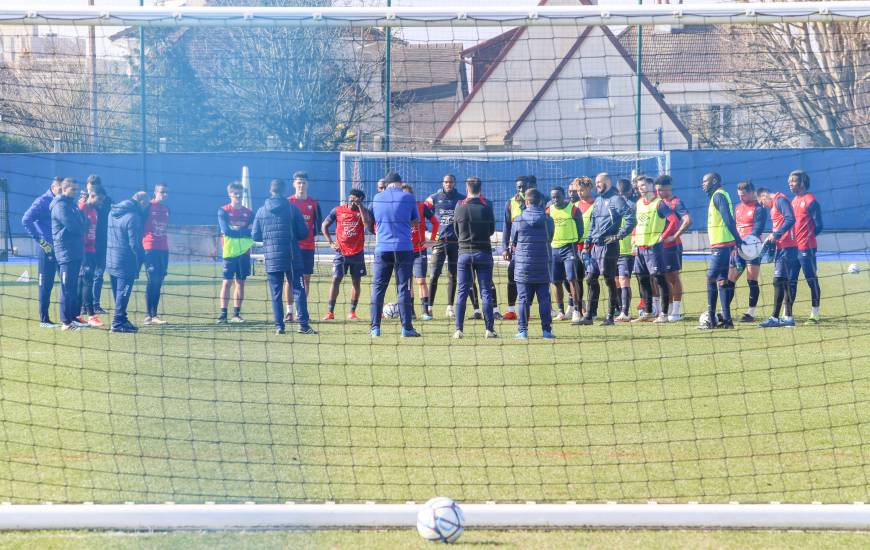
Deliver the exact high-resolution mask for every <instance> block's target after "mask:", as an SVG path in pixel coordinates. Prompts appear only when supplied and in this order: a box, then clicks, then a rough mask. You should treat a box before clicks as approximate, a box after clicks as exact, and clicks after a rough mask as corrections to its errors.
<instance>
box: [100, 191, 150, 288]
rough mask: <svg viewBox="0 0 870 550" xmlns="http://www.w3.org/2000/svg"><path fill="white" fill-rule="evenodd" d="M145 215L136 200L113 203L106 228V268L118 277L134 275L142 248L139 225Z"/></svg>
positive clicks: (139, 262) (143, 254) (142, 223)
mask: <svg viewBox="0 0 870 550" xmlns="http://www.w3.org/2000/svg"><path fill="white" fill-rule="evenodd" d="M144 225H145V216H144V213H143V212H142V207H141V206H139V203H137V202H136V201H134V200H132V199H127V200H125V201H121V202H119V203H118V204H113V205H112V210H111V212H110V213H109V227H108V231H107V243H106V244H107V249H106V271H108V272H109V275H111V276H112V277H117V278H119V279H126V280H131V279H136V278H138V277H139V266H140V265H141V264H142V259H143V257H144V256H145V252H144V251H143V250H142V228H143V226H144Z"/></svg>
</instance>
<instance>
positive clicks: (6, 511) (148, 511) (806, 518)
mask: <svg viewBox="0 0 870 550" xmlns="http://www.w3.org/2000/svg"><path fill="white" fill-rule="evenodd" d="M421 506H422V503H419V504H418V503H405V504H333V503H327V504H292V503H288V504H254V503H248V504H172V503H167V504H37V505H3V506H0V530H38V529H116V530H164V529H267V528H271V529H306V528H307V529H311V528H320V529H324V528H342V527H347V528H380V529H383V528H412V527H413V526H414V525H415V524H416V521H417V512H418V511H419V510H420V507H421ZM460 506H461V507H462V510H463V512H464V513H465V519H466V521H465V526H466V527H467V528H472V529H475V528H477V529H486V528H490V529H493V528H494V529H504V528H539V529H543V528H587V529H618V528H647V529H663V528H690V529H735V528H740V529H755V528H764V529H841V530H868V529H870V506H867V505H865V504H864V503H861V502H858V503H854V504H819V503H815V504H779V503H771V504H736V503H732V504H694V503H692V504H656V503H648V504H575V503H566V504H535V503H526V504H494V503H486V504H460Z"/></svg>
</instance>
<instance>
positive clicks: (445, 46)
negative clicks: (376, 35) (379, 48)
mask: <svg viewBox="0 0 870 550" xmlns="http://www.w3.org/2000/svg"><path fill="white" fill-rule="evenodd" d="M391 65H392V71H391V73H390V87H391V89H392V92H393V93H397V92H404V91H409V90H417V89H420V88H432V87H435V86H441V85H443V84H449V83H454V82H458V81H459V77H460V76H459V71H460V68H461V67H462V44H458V43H451V42H446V43H427V44H408V45H403V46H393V49H392V52H391Z"/></svg>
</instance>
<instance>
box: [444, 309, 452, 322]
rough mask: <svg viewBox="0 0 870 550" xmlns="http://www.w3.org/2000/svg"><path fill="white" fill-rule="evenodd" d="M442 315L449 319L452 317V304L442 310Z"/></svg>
mask: <svg viewBox="0 0 870 550" xmlns="http://www.w3.org/2000/svg"><path fill="white" fill-rule="evenodd" d="M444 315H445V316H446V317H448V318H450V319H452V318H453V306H447V309H446V310H445V312H444Z"/></svg>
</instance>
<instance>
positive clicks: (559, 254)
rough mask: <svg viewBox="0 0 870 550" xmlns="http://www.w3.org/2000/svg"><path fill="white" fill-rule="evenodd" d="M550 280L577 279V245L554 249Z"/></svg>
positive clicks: (555, 281) (556, 281)
mask: <svg viewBox="0 0 870 550" xmlns="http://www.w3.org/2000/svg"><path fill="white" fill-rule="evenodd" d="M552 264H553V265H552V269H551V270H550V272H551V276H550V280H551V281H552V282H554V283H559V282H562V281H573V280H576V279H577V245H575V244H569V245H565V246H563V247H561V248H556V249H553V256H552Z"/></svg>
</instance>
